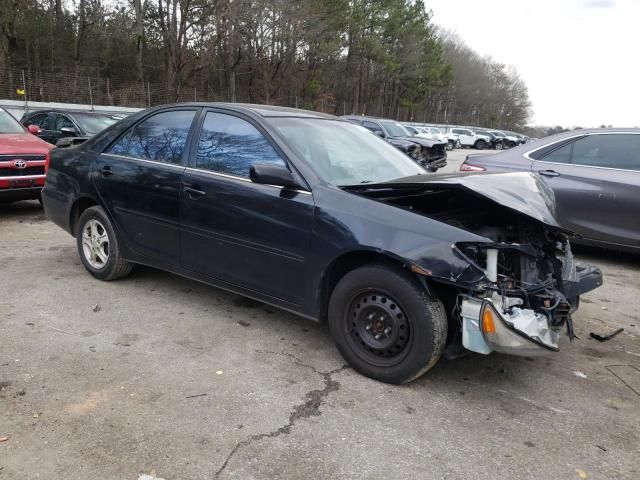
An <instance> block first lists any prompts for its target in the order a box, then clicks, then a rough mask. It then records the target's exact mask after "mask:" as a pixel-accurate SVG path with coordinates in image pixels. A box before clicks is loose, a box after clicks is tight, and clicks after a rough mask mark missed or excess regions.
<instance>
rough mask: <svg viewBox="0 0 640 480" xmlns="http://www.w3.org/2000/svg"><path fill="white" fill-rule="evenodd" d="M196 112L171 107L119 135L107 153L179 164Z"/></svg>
mask: <svg viewBox="0 0 640 480" xmlns="http://www.w3.org/2000/svg"><path fill="white" fill-rule="evenodd" d="M195 114H196V112H195V110H172V111H169V112H162V113H157V114H155V115H152V116H151V117H148V118H147V119H145V120H143V121H142V122H140V123H138V124H137V125H136V126H135V127H133V128H132V129H130V130H129V131H128V132H127V133H125V134H124V135H123V136H122V137H120V139H119V140H118V141H116V143H114V144H113V145H112V146H111V147H110V148H109V149H108V150H107V152H108V153H112V154H114V155H123V156H126V157H133V158H141V159H144V160H153V161H156V162H163V163H171V164H174V165H178V164H180V163H181V161H182V153H183V151H184V146H185V144H186V143H187V136H188V135H189V130H190V128H191V124H192V123H193V118H194V117H195Z"/></svg>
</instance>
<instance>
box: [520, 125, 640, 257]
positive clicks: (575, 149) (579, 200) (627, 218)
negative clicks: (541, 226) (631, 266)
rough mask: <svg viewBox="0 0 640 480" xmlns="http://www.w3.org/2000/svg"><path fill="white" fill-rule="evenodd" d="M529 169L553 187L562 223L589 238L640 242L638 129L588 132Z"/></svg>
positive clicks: (632, 243)
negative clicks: (630, 131)
mask: <svg viewBox="0 0 640 480" xmlns="http://www.w3.org/2000/svg"><path fill="white" fill-rule="evenodd" d="M532 169H533V170H534V171H536V172H538V173H539V174H540V175H542V176H543V178H544V179H545V180H546V182H547V183H548V184H549V186H551V188H552V189H553V191H554V193H555V197H556V216H557V218H558V221H559V222H560V224H561V225H563V226H564V227H567V228H569V229H571V230H573V231H575V232H576V233H579V234H580V235H582V236H583V237H584V238H586V239H589V240H595V241H602V242H608V243H620V244H626V245H635V246H639V247H640V215H636V214H635V212H640V195H638V192H639V191H640V135H638V134H631V133H629V134H623V133H618V134H615V133H611V134H595V135H587V136H584V137H581V138H579V139H577V140H575V141H573V142H571V143H569V144H566V145H564V146H562V147H560V148H558V149H556V150H553V151H552V152H550V153H548V154H547V155H545V156H544V157H542V158H541V159H539V160H537V161H535V162H533V164H532Z"/></svg>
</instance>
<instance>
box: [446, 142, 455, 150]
mask: <svg viewBox="0 0 640 480" xmlns="http://www.w3.org/2000/svg"><path fill="white" fill-rule="evenodd" d="M454 146H455V143H454V141H453V140H449V141H448V142H447V150H449V151H451V150H453V148H454Z"/></svg>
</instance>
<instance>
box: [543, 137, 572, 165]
mask: <svg viewBox="0 0 640 480" xmlns="http://www.w3.org/2000/svg"><path fill="white" fill-rule="evenodd" d="M572 149H573V142H572V143H568V144H566V145H564V146H563V147H560V148H556V149H555V150H553V151H552V152H551V153H548V154H547V155H545V156H544V157H542V160H544V161H545V162H552V163H571V150H572Z"/></svg>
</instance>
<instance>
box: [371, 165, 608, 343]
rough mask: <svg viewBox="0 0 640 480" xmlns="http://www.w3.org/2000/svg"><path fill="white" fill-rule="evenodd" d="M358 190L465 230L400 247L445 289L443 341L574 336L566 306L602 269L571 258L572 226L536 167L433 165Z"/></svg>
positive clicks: (595, 282)
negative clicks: (421, 173)
mask: <svg viewBox="0 0 640 480" xmlns="http://www.w3.org/2000/svg"><path fill="white" fill-rule="evenodd" d="M383 185H384V186H383ZM362 193H364V194H366V195H367V196H373V197H375V198H376V199H378V200H380V201H383V202H385V203H389V204H393V205H396V206H398V207H401V208H403V209H407V210H410V211H412V212H414V213H416V214H419V215H422V216H425V217H428V218H430V219H432V220H437V221H438V222H440V223H442V224H446V225H447V226H449V227H455V230H456V231H458V232H459V234H458V236H459V237H464V236H468V235H469V234H471V235H473V239H469V238H466V239H462V240H460V239H452V241H451V242H450V243H448V245H444V244H443V243H436V244H435V245H431V246H429V247H427V248H425V250H423V251H416V250H413V251H411V252H407V254H406V258H408V259H410V261H411V265H412V270H413V271H414V272H416V273H419V274H421V275H423V276H424V277H428V278H429V280H430V282H429V283H431V284H432V285H434V287H435V288H437V289H438V293H439V294H440V297H441V298H443V297H445V298H444V300H445V304H447V303H448V305H446V306H447V307H448V310H449V312H451V316H450V325H451V326H452V327H457V328H450V331H451V332H454V333H453V334H452V335H451V337H452V338H450V342H452V343H453V342H461V343H462V345H463V346H464V348H466V349H467V350H471V351H474V352H478V353H483V354H488V353H491V352H493V351H496V352H502V353H507V354H512V355H523V356H530V355H539V354H544V353H549V352H557V351H558V339H559V336H560V333H561V331H562V330H563V329H565V330H566V332H567V334H568V336H569V338H570V339H573V338H574V336H575V335H574V332H573V321H572V317H571V315H572V313H574V312H575V311H576V309H577V308H578V303H579V297H580V295H581V294H583V293H586V292H588V291H590V290H593V289H594V288H597V287H598V286H599V285H601V284H602V273H601V271H600V270H599V269H598V268H596V267H593V266H584V265H578V264H576V262H575V260H574V257H573V254H572V252H571V247H570V242H569V241H570V238H571V237H572V236H573V234H572V233H571V232H569V231H567V230H565V229H563V228H562V227H560V226H559V225H558V224H557V222H556V220H555V218H554V216H553V212H554V206H555V204H554V198H553V193H552V192H551V191H550V190H549V189H548V187H547V186H546V184H544V183H543V182H542V180H540V179H539V178H538V177H536V176H534V175H532V174H529V173H514V174H487V175H467V176H465V175H455V176H435V175H434V176H433V177H431V178H430V179H422V178H418V177H412V178H411V179H402V181H396V182H390V183H389V184H379V185H378V186H377V187H375V186H374V187H369V189H368V190H367V191H365V190H362ZM452 234H453V235H455V233H454V231H453V230H450V229H448V230H447V231H446V236H445V235H444V232H443V234H442V238H446V237H449V236H451V235H452ZM439 286H440V287H439ZM447 297H448V298H447Z"/></svg>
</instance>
